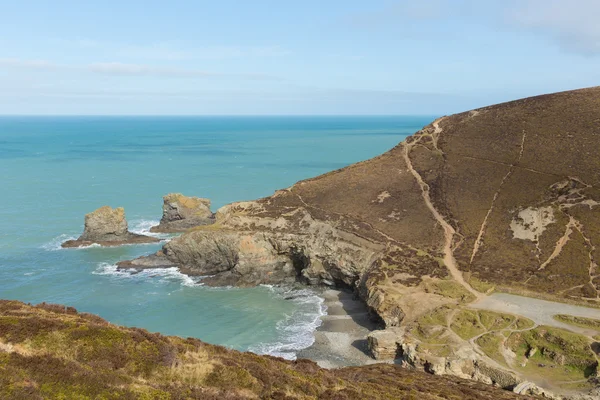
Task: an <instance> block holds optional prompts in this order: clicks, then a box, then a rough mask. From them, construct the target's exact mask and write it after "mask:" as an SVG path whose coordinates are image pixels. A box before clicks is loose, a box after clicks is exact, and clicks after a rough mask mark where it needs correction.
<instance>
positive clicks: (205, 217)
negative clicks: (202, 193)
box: [150, 193, 215, 233]
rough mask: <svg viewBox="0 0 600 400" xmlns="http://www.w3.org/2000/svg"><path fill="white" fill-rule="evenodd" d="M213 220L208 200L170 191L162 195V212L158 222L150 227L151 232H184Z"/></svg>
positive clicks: (210, 222) (208, 223)
mask: <svg viewBox="0 0 600 400" xmlns="http://www.w3.org/2000/svg"><path fill="white" fill-rule="evenodd" d="M214 222H215V218H214V214H213V213H212V211H210V200H209V199H202V198H200V197H187V196H184V195H182V194H181V193H170V194H168V195H166V196H164V197H163V214H162V218H161V220H160V224H159V225H157V226H153V227H152V228H150V231H151V232H162V233H175V232H185V231H187V230H188V229H190V228H193V227H195V226H199V225H210V224H212V223H214Z"/></svg>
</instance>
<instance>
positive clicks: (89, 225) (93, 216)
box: [62, 206, 160, 247]
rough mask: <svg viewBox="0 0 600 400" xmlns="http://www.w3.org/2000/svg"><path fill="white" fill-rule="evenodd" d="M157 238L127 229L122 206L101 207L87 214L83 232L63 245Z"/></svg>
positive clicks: (85, 244)
mask: <svg viewBox="0 0 600 400" xmlns="http://www.w3.org/2000/svg"><path fill="white" fill-rule="evenodd" d="M159 241H160V240H159V239H157V238H153V237H150V236H145V235H138V234H135V233H131V232H129V231H128V229H127V220H126V219H125V210H124V209H123V208H122V207H119V208H115V209H113V208H111V207H109V206H104V207H100V208H99V209H97V210H96V211H94V212H91V213H89V214H86V215H85V227H84V230H83V234H82V235H81V236H80V237H79V238H78V239H76V240H68V241H66V242H64V243H63V244H62V247H84V246H90V245H92V244H99V245H101V246H119V245H123V244H135V243H154V242H159Z"/></svg>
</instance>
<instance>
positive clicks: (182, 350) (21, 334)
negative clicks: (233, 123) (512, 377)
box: [0, 301, 532, 400]
mask: <svg viewBox="0 0 600 400" xmlns="http://www.w3.org/2000/svg"><path fill="white" fill-rule="evenodd" d="M0 398H2V399H6V400H12V399H28V400H32V399H33V400H35V399H140V400H142V399H171V400H177V399H182V400H183V399H204V400H210V399H219V400H220V399H259V398H260V399H281V400H284V399H290V400H292V399H320V400H325V399H331V400H333V399H336V400H350V399H360V400H362V399H409V398H410V399H412V398H419V399H423V400H436V399H465V400H468V399H473V400H474V399H478V400H485V399H490V400H491V399H494V400H502V399H525V398H527V397H524V396H518V395H515V394H513V393H510V392H506V391H503V390H501V389H498V388H494V387H491V386H487V385H483V384H479V383H475V382H472V381H465V380H462V379H459V378H445V377H435V376H431V375H427V374H424V373H420V372H415V371H409V370H406V369H403V368H399V367H397V366H394V365H387V364H379V365H373V366H368V367H358V368H344V369H339V370H324V369H321V368H319V367H318V366H317V365H316V364H315V363H313V362H311V361H308V360H299V361H295V362H290V361H285V360H283V359H278V358H273V357H268V356H258V355H255V354H251V353H240V352H237V351H233V350H228V349H225V348H223V347H219V346H213V345H209V344H206V343H202V342H200V341H199V340H196V339H191V338H188V339H183V338H179V337H167V336H162V335H159V334H153V333H149V332H147V331H145V330H142V329H137V328H123V327H119V326H115V325H112V324H109V323H107V322H106V321H104V320H102V319H101V318H99V317H97V316H94V315H91V314H78V313H77V311H76V310H75V309H73V308H71V307H64V306H58V305H49V304H41V305H38V306H35V307H33V306H29V305H25V304H23V303H20V302H15V301H0ZM529 398H532V397H529Z"/></svg>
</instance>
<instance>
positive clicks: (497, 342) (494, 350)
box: [475, 333, 506, 365]
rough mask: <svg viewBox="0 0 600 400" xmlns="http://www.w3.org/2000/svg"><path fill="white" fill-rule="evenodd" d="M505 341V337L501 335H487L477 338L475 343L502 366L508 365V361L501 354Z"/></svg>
mask: <svg viewBox="0 0 600 400" xmlns="http://www.w3.org/2000/svg"><path fill="white" fill-rule="evenodd" d="M505 339H506V338H505V336H504V335H502V334H500V333H487V334H485V335H483V336H481V337H479V338H477V340H476V341H475V342H476V343H477V345H478V346H479V348H480V349H481V350H482V351H483V352H484V353H485V355H486V356H488V357H489V358H491V359H492V360H495V361H497V362H499V363H500V364H502V365H506V360H505V359H504V357H503V356H502V353H501V347H502V346H503V344H504V340H505Z"/></svg>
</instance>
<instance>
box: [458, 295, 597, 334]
mask: <svg viewBox="0 0 600 400" xmlns="http://www.w3.org/2000/svg"><path fill="white" fill-rule="evenodd" d="M469 307H471V308H477V309H482V310H491V311H497V312H504V313H509V314H516V315H521V316H523V317H527V318H529V319H530V320H532V321H533V322H534V323H535V324H536V325H549V326H555V327H557V328H563V329H568V330H570V331H573V332H577V333H581V334H584V335H590V334H593V332H594V330H592V329H586V328H580V327H577V326H573V325H569V324H565V323H562V322H560V321H557V320H555V319H554V318H553V316H554V315H557V314H567V315H572V316H575V317H584V318H594V319H600V309H597V308H589V307H582V306H574V305H571V304H564V303H557V302H553V301H546V300H539V299H534V298H530V297H523V296H517V295H513V294H507V293H494V294H492V295H490V296H487V297H485V298H481V299H479V300H478V301H476V302H474V303H471V304H469Z"/></svg>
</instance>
